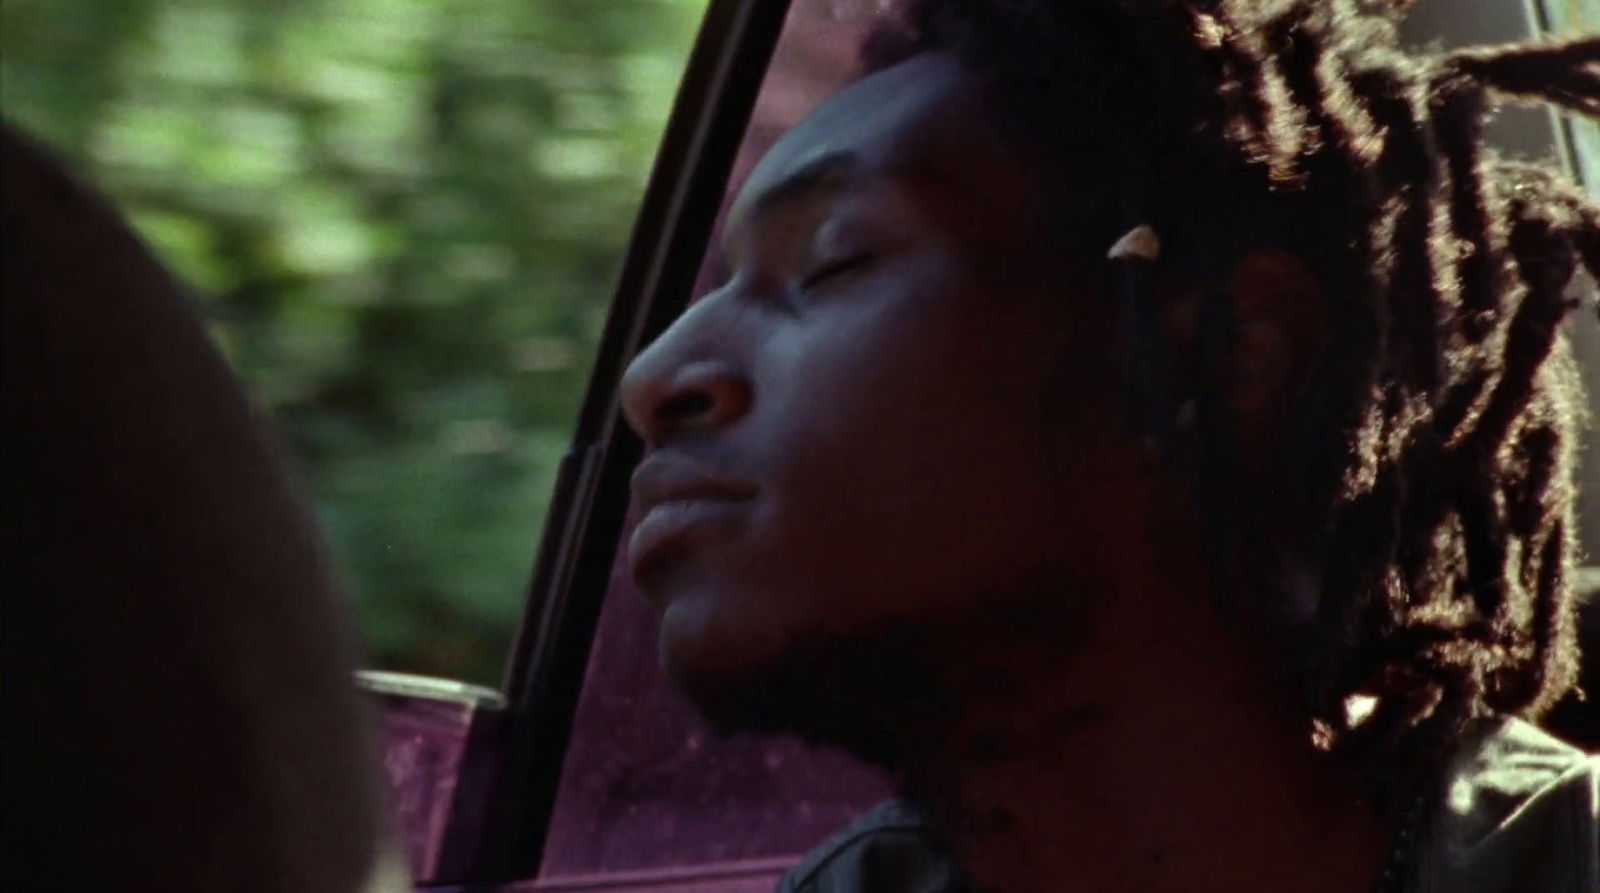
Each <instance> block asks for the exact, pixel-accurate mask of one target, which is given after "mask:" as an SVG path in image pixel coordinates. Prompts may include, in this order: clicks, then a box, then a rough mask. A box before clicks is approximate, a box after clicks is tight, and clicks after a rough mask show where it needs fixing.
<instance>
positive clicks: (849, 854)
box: [777, 800, 969, 893]
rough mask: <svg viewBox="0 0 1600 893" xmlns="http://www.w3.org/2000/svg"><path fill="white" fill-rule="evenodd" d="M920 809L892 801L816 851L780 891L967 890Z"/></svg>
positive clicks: (931, 892) (934, 892) (793, 871)
mask: <svg viewBox="0 0 1600 893" xmlns="http://www.w3.org/2000/svg"><path fill="white" fill-rule="evenodd" d="M968 890H969V888H968V886H967V885H966V883H965V881H964V880H962V878H961V874H960V871H959V869H957V868H956V865H955V862H954V861H953V860H951V859H950V858H949V857H948V856H946V855H944V853H943V850H942V848H941V847H940V846H939V845H938V841H937V840H936V839H935V837H934V834H933V831H932V829H931V827H930V826H929V825H928V823H927V821H926V820H925V819H923V817H922V816H921V815H920V814H919V813H918V812H917V810H916V809H915V807H913V806H911V805H910V804H908V803H906V802H905V801H903V800H890V801H888V802H886V803H883V804H881V805H879V806H878V807H876V808H874V809H873V810H871V811H870V812H868V813H866V814H864V815H862V816H861V817H860V818H858V819H856V820H855V821H854V822H851V823H850V824H849V825H847V826H845V828H844V829H843V830H841V831H839V832H838V833H837V834H835V835H834V836H833V837H832V838H830V839H829V840H828V841H827V842H826V843H823V844H822V845H821V846H819V847H817V848H816V849H814V850H812V851H811V852H810V853H809V854H807V855H806V857H805V858H804V859H802V860H801V861H800V864H798V865H796V866H795V867H794V868H793V869H791V870H790V871H789V872H788V873H787V874H785V875H784V877H783V880H782V881H780V882H779V884H778V890H777V893H967V891H968Z"/></svg>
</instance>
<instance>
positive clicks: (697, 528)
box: [628, 453, 756, 588]
mask: <svg viewBox="0 0 1600 893" xmlns="http://www.w3.org/2000/svg"><path fill="white" fill-rule="evenodd" d="M755 495H756V487H755V485H754V484H751V483H749V482H746V481H741V480H737V479H734V478H732V477H730V476H727V475H724V474H720V473H718V472H717V471H715V470H713V469H709V468H706V467H705V466H702V465H700V464H698V463H696V462H693V461H691V460H688V459H685V458H683V457H680V456H676V455H672V454H666V453H657V454H655V455H652V456H651V457H650V458H649V459H646V460H645V461H644V462H643V463H642V464H640V466H639V468H638V470H637V471H635V472H634V474H633V498H634V507H635V510H636V512H637V516H638V518H639V523H638V524H637V525H636V526H635V527H634V530H633V536H632V537H631V538H629V540H628V571H629V573H630V574H631V575H632V576H633V578H634V580H635V581H636V582H637V583H638V584H639V585H640V587H641V588H648V586H647V584H648V583H649V582H651V581H652V580H653V579H654V578H656V577H659V576H660V575H661V574H662V573H663V572H664V571H666V570H667V569H669V567H670V566H672V565H674V564H676V563H677V561H678V560H681V559H682V558H683V557H685V555H686V554H687V552H688V551H689V548H688V547H690V546H691V545H693V544H694V543H695V542H696V541H697V540H700V539H701V538H703V535H704V534H706V533H708V532H711V531H715V530H717V529H722V528H725V527H726V526H727V525H728V524H730V523H731V522H733V521H735V520H736V519H737V518H738V517H739V516H741V515H743V513H744V512H745V510H746V509H747V508H748V504H749V503H750V501H751V500H752V499H754V497H755Z"/></svg>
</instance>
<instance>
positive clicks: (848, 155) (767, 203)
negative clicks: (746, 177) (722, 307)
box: [712, 149, 866, 285]
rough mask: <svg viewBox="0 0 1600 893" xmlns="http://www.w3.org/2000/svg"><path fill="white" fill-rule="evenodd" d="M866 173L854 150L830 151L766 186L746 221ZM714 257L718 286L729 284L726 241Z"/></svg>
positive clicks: (718, 244)
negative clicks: (724, 245)
mask: <svg viewBox="0 0 1600 893" xmlns="http://www.w3.org/2000/svg"><path fill="white" fill-rule="evenodd" d="M865 170H866V164H865V163H864V162H863V161H862V158H861V155H860V154H859V153H857V152H855V151H853V150H849V149H840V150H836V151H833V152H828V153H825V154H823V155H820V156H818V157H817V158H813V159H812V160H810V161H808V162H806V163H805V164H804V165H802V166H801V167H800V169H799V170H795V171H792V172H790V173H789V175H788V176H786V177H784V178H783V179H782V180H780V181H778V182H777V183H775V184H773V185H772V186H769V187H767V188H766V189H765V190H763V191H762V193H761V194H760V195H758V196H756V197H755V198H754V199H752V200H751V202H750V210H749V212H748V213H747V214H746V215H745V218H746V220H747V221H754V220H755V219H756V218H759V217H766V216H769V215H771V214H773V213H774V212H776V211H777V210H778V209H779V208H780V207H782V206H783V205H787V204H792V203H794V202H796V201H799V200H800V199H803V198H805V197H807V196H809V195H811V194H812V193H815V192H818V191H820V190H823V189H827V188H830V187H833V186H837V185H839V184H841V183H847V182H850V181H852V180H856V179H859V178H860V176H861V174H862V173H864V172H865ZM712 250H713V251H714V252H715V254H714V255H713V257H712V275H713V278H714V281H715V282H717V283H718V284H719V285H720V284H722V283H726V282H727V281H728V279H729V278H731V276H732V270H731V268H730V266H729V264H728V255H727V252H726V251H725V250H724V247H723V241H722V240H718V243H717V244H716V245H714V246H713V248H712Z"/></svg>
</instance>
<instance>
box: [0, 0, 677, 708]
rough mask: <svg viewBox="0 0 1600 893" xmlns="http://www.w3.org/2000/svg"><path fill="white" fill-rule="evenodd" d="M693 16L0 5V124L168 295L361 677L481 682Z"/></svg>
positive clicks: (325, 5)
mask: <svg viewBox="0 0 1600 893" xmlns="http://www.w3.org/2000/svg"><path fill="white" fill-rule="evenodd" d="M703 7H704V2H703V0H116V2H103V0H8V2H7V3H6V5H5V7H4V12H3V20H0V107H3V109H4V113H5V115H6V116H7V117H8V118H10V119H12V120H13V121H15V122H17V123H19V124H20V125H21V126H23V127H24V128H25V129H28V130H31V131H33V132H34V133H35V134H36V135H38V136H40V137H42V138H44V139H45V140H46V141H48V142H50V143H52V144H54V145H55V146H56V147H58V148H59V149H61V150H62V151H63V152H65V153H66V154H67V155H68V156H69V157H71V158H72V159H73V160H74V161H75V162H76V163H77V165H78V166H79V168H80V170H81V172H83V173H84V174H86V175H87V176H88V177H89V178H90V179H91V180H93V181H95V182H97V183H98V184H100V185H101V186H102V187H103V188H104V189H106V190H107V191H108V192H109V193H110V194H111V196H112V197H113V198H114V199H115V200H116V201H117V202H118V204H119V205H120V206H121V207H122V209H123V210H124V211H125V212H126V213H127V215H128V216H129V218H130V219H131V220H132V221H133V223H134V225H135V227H136V228H137V229H138V230H139V232H140V233H141V234H142V235H143V236H144V237H145V238H146V239H147V240H148V241H149V242H150V244H151V245H152V246H153V247H154V248H155V250H156V251H157V252H158V253H159V254H160V255H161V256H162V257H164V258H165V259H166V261H167V262H168V264H169V265H170V266H172V267H173V268H174V269H175V270H176V271H177V272H178V273H179V274H180V275H182V276H184V277H185V278H187V279H188V280H189V281H190V282H191V283H193V285H194V286H195V290H196V293H197V298H196V300H197V303H198V304H199V305H200V307H201V310H202V312H203V313H204V314H206V316H207V318H208V319H209V321H210V323H211V325H212V330H213V332H214V334H215V336H216V338H217V340H218V342H219V344H220V345H221V347H222V349H223V351H224V352H225V353H226V355H227V356H228V357H229V359H230V360H231V361H232V362H233V363H234V365H235V368H237V369H238V370H239V371H240V373H241V376H242V377H243V379H244V380H245V381H246V383H247V384H248V386H249V387H250V388H251V390H252V393H253V395H254V397H255V398H256V399H257V400H258V401H259V403H260V405H261V406H262V407H263V408H264V409H265V410H266V411H267V412H268V413H270V415H271V417H272V418H274V419H275V420H276V421H277V423H278V427H279V434H280V436H281V438H282V440H283V441H284V443H285V444H286V446H287V448H288V450H289V451H290V452H291V453H292V456H293V458H294V459H295V460H296V461H297V462H298V463H299V467H300V470H301V473H302V474H303V475H304V477H305V479H306V481H307V482H308V484H309V488H310V491H311V493H312V495H313V497H314V499H315V501H316V503H317V507H318V510H319V513H320V515H321V518H322V520H323V522H324V524H325V525H326V529H327V531H328V534H329V538H330V540H331V541H332V543H333V545H334V548H335V550H336V552H337V553H338V557H339V559H340V561H341V565H342V567H343V568H344V573H345V575H346V582H347V585H348V588H349V590H350V591H351V593H352V594H353V597H354V599H355V601H356V606H355V613H356V615H357V617H358V620H359V623H360V626H361V629H362V632H363V634H364V637H365V642H366V650H367V658H368V662H369V663H370V664H372V665H374V666H379V667H384V668H389V669H402V670H410V671H415V672H426V673H436V674H441V675H449V676H455V677H459V678H465V679H469V680H472V681H477V682H487V683H491V684H493V683H495V682H497V681H498V678H499V675H500V672H501V668H502V665H503V662H504V659H505V657H506V654H507V651H508V647H509V642H510V639H511V636H512V635H513V634H514V631H515V626H516V622H517V618H518V617H519V615H520V613H521V609H522V600H523V587H524V585H525V582H526V580H527V577H528V574H529V571H530V569H531V566H532V561H533V556H534V550H535V547H536V545H537V542H538V537H539V532H540V527H541V525H542V523H543V520H544V510H545V504H546V501H547V499H548V495H549V491H550V487H551V484H552V479H553V475H554V472H555V469H556V464H557V462H558V460H559V459H560V457H561V454H562V452H563V451H564V450H565V448H566V444H567V440H568V437H569V433H570V426H571V424H572V421H573V419H574V418H575V415H576V411H577V405H578V401H579V398H580V396H581V391H582V388H583V385H584V381H585V378H586V376H587V373H588V367H589V362H590V358H591V357H592V354H593V349H594V346H595V344H596V342H597V339H598V336H599V332H600V328H601V324H602V321H603V318H604V314H605V310H606V305H607V298H608V297H609V294H610V289H611V285H612V282H613V279H614V277H615V275H616V272H617V267H618V263H619V261H620V259H621V256H622V251H623V249H624V246H625V242H626V238H627V234H628V231H629V228H630V225H631V223H632V218H633V213H634V211H635V207H636V204H637V202H638V199H639V196H640V195H641V193H642V190H643V184H644V180H645V177H646V175H647V173H648V169H649V165H650V162H651V160H652V157H653V154H654V151H655V146H656V141H657V139H658V138H659V134H660V131H661V129H662V127H663V125H664V123H665V118H666V114H667V111H668V107H669V105H670V103H671V99H672V96H673V94H674V91H675V90H676V87H677V80H678V76H679V74H680V71H681V68H682V66H683V63H684V60H685V59H686V57H687V53H688V48H689V45H690V43H691V41H692V39H693V34H694V29H695V27H696V25H697V24H698V20H699V15H700V13H701V12H702V11H703ZM86 261H88V262H92V259H86ZM219 498H226V494H219ZM219 597H223V594H221V593H219Z"/></svg>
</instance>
